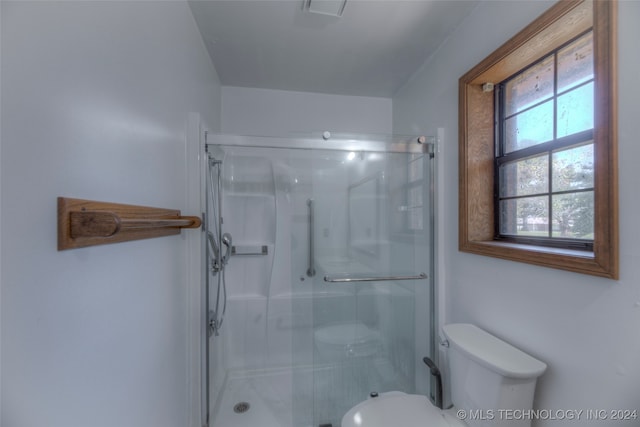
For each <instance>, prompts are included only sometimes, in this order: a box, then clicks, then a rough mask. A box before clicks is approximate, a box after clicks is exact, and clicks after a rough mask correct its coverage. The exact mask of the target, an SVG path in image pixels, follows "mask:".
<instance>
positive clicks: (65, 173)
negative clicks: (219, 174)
mask: <svg viewBox="0 0 640 427" xmlns="http://www.w3.org/2000/svg"><path fill="white" fill-rule="evenodd" d="M1 7H2V46H1V48H2V105H1V108H2V147H1V149H2V158H1V160H2V171H1V179H2V180H1V182H2V198H1V202H2V208H3V210H2V240H1V243H2V265H1V269H2V272H1V278H2V289H1V296H2V300H1V301H2V336H1V337H2V416H1V420H0V423H1V424H2V426H3V427H36V426H43V427H45V426H46V427H58V426H60V427H69V426H87V427H99V426H105V427H113V426H119V427H128V426H131V427H144V426H149V427H151V426H154V427H159V426H165V427H178V426H186V425H189V423H190V422H192V423H193V424H192V425H200V420H199V419H197V418H198V414H197V413H196V414H195V418H196V419H190V418H189V417H190V415H191V413H193V411H192V406H190V405H192V403H191V402H189V396H190V392H189V391H190V390H189V387H190V384H189V383H188V378H189V376H190V370H192V369H193V368H194V367H193V366H191V363H192V362H190V360H191V357H192V356H191V355H190V354H189V350H188V342H187V340H188V336H189V330H188V328H189V318H188V315H189V313H188V310H187V304H188V298H189V292H192V291H197V289H196V290H192V289H191V290H190V289H188V287H187V283H186V280H185V277H186V272H185V269H186V259H185V237H184V235H185V233H186V232H183V235H182V236H170V237H162V238H158V239H150V240H142V241H137V242H128V243H121V244H116V245H106V246H96V247H92V248H84V249H75V250H70V251H64V252H58V251H56V197H57V196H67V197H78V198H87V199H94V200H102V201H111V202H122V203H133V204H141V205H148V206H158V207H170V208H180V209H182V208H183V206H184V205H185V204H186V197H185V194H186V192H185V189H186V174H187V170H186V166H185V165H186V163H187V159H186V158H185V156H186V154H185V152H186V146H185V141H186V130H187V119H188V113H189V112H198V113H200V114H201V115H202V117H203V119H204V120H205V121H206V122H207V123H208V125H209V126H210V127H211V128H213V129H217V128H219V123H220V118H219V114H220V85H219V82H218V78H217V75H216V73H215V69H214V67H213V66H212V64H211V61H210V59H209V57H208V55H207V53H206V50H205V47H204V45H203V42H202V39H201V37H200V35H199V33H198V31H197V28H196V25H195V22H194V20H193V16H192V15H191V12H190V10H189V8H188V6H187V4H186V2H6V1H3V2H2V6H1ZM190 214H197V212H190ZM192 232H193V231H192ZM196 232H197V231H196ZM194 398H195V397H194Z"/></svg>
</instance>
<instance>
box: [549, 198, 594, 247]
mask: <svg viewBox="0 0 640 427" xmlns="http://www.w3.org/2000/svg"><path fill="white" fill-rule="evenodd" d="M552 204H553V237H560V238H571V239H586V240H593V191H585V192H582V193H570V194H558V195H554V196H553V197H552Z"/></svg>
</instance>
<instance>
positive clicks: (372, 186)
mask: <svg viewBox="0 0 640 427" xmlns="http://www.w3.org/2000/svg"><path fill="white" fill-rule="evenodd" d="M433 153H434V150H433V142H432V141H431V138H429V137H424V136H415V137H380V136H367V135H330V134H329V133H328V132H325V133H324V134H322V135H321V134H318V135H315V136H304V137H300V138H276V137H244V136H242V137H241V136H231V135H211V134H209V135H208V140H207V144H206V153H205V154H206V161H207V163H206V164H207V170H206V179H205V181H206V191H205V193H206V194H204V195H203V197H204V199H205V200H206V212H205V216H206V218H205V234H206V239H205V240H206V244H205V245H204V246H205V248H206V250H205V256H206V259H207V263H206V265H207V272H206V275H205V276H206V280H205V284H204V287H205V294H206V298H205V299H206V308H205V310H206V316H205V317H206V323H207V324H206V327H205V329H206V333H205V334H203V335H206V341H207V343H206V357H205V359H206V360H205V364H204V365H205V369H204V370H205V374H206V378H205V379H204V382H205V383H206V384H205V389H206V390H205V400H206V401H205V402H204V406H205V407H206V408H205V412H206V415H204V417H205V423H207V422H208V424H209V425H211V426H215V427H232V426H233V427H241V426H247V427H254V426H255V427H258V426H260V427H307V426H313V427H318V426H333V427H338V426H339V425H340V421H341V418H342V416H343V415H344V414H345V413H346V412H347V411H348V410H349V408H351V407H352V406H353V405H355V404H356V403H358V402H361V401H362V400H364V399H366V398H368V397H369V396H370V395H371V394H372V393H381V392H386V391H392V390H398V391H404V392H410V393H420V394H424V395H427V396H432V391H431V390H432V387H431V384H432V381H433V380H432V377H431V376H430V373H429V368H428V367H427V366H425V365H424V364H423V362H422V359H423V357H425V356H429V357H431V358H433V356H434V354H433V353H434V352H435V348H434V347H435V345H434V333H433V324H434V283H433V277H434V274H433V270H434V261H433V259H434V249H433V246H434V245H433V240H434V238H433V237H434V234H433V212H434V209H433V207H434V206H433V205H434V204H433V199H434V195H433V188H434V187H433V176H434V173H433V170H434V166H433V163H434V161H433V157H434V154H433Z"/></svg>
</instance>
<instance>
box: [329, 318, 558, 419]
mask: <svg viewBox="0 0 640 427" xmlns="http://www.w3.org/2000/svg"><path fill="white" fill-rule="evenodd" d="M442 329H443V332H444V334H445V336H446V337H447V340H448V342H449V349H448V354H447V357H448V359H449V370H450V373H451V401H452V403H453V405H454V408H452V409H447V410H442V409H439V408H437V407H436V406H434V405H433V404H432V403H431V401H430V400H429V399H428V398H427V397H426V396H421V395H416V394H406V393H401V392H388V393H381V394H380V395H379V396H378V397H373V398H370V399H368V400H365V401H364V402H361V403H359V404H357V405H356V406H354V407H353V408H351V409H350V410H349V411H348V412H347V413H346V414H345V415H344V417H343V418H342V424H341V425H342V427H396V426H402V427H463V426H465V427H498V426H502V427H529V426H530V425H531V420H530V419H526V418H527V417H513V416H508V415H502V414H513V413H514V412H512V411H510V410H514V411H515V410H525V411H526V410H528V409H531V408H532V406H533V395H534V392H535V387H536V381H537V379H538V377H539V376H540V375H542V374H543V373H544V371H545V370H546V369H547V365H546V364H544V363H543V362H541V361H539V360H537V359H535V358H533V357H531V356H529V355H528V354H526V353H524V352H522V351H521V350H518V349H517V348H515V347H513V346H512V345H510V344H507V343H506V342H504V341H502V340H500V339H499V338H496V337H494V336H493V335H491V334H489V333H488V332H486V331H484V330H482V329H480V328H478V327H477V326H474V325H471V324H468V323H457V324H449V325H445V326H444V327H443V328H442ZM458 411H462V412H461V413H464V414H465V415H466V417H464V416H459V415H458ZM461 418H465V419H464V420H462V419H461Z"/></svg>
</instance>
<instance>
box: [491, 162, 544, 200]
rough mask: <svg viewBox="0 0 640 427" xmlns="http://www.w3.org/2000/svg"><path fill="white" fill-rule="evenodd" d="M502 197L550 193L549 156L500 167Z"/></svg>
mask: <svg viewBox="0 0 640 427" xmlns="http://www.w3.org/2000/svg"><path fill="white" fill-rule="evenodd" d="M499 175H500V197H510V196H526V195H529V194H540V193H547V192H549V156H548V155H544V156H538V157H531V158H529V159H524V160H520V161H517V162H512V163H506V164H504V165H502V166H501V167H500V172H499Z"/></svg>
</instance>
